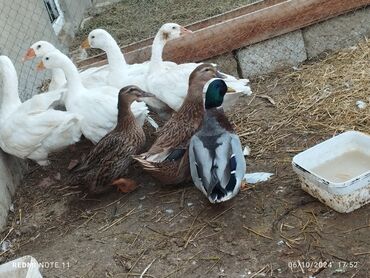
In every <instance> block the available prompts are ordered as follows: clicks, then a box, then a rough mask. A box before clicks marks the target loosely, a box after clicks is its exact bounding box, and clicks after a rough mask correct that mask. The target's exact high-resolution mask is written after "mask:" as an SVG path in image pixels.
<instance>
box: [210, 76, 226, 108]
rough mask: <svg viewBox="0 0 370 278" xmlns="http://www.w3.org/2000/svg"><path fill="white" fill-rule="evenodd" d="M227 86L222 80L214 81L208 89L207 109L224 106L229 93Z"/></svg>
mask: <svg viewBox="0 0 370 278" xmlns="http://www.w3.org/2000/svg"><path fill="white" fill-rule="evenodd" d="M227 90H228V88H227V85H226V83H225V81H223V80H222V79H215V80H213V81H212V82H211V83H210V84H209V85H208V88H207V92H206V97H205V104H204V106H205V108H206V109H211V108H216V107H219V106H221V105H222V103H223V101H224V96H225V94H226V93H227Z"/></svg>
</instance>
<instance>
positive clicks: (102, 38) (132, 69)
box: [81, 29, 172, 118]
mask: <svg viewBox="0 0 370 278" xmlns="http://www.w3.org/2000/svg"><path fill="white" fill-rule="evenodd" d="M81 47H82V48H98V49H101V50H103V51H105V52H106V54H107V60H108V67H107V70H108V74H107V75H106V83H107V84H108V85H110V86H114V87H116V88H118V89H121V88H123V87H125V86H129V85H135V86H138V87H139V88H141V89H142V90H147V86H146V76H147V75H148V69H149V63H148V62H146V63H143V64H127V62H126V59H125V57H124V55H123V54H122V51H121V49H120V47H119V46H118V44H117V42H116V41H115V39H114V38H113V37H112V36H111V34H109V33H108V32H107V31H105V30H103V29H95V30H92V31H91V32H90V33H89V35H88V37H87V38H86V40H85V41H84V42H83V43H82V44H81ZM144 101H145V103H146V104H148V106H149V107H150V108H151V109H152V110H154V111H155V112H156V113H158V114H160V116H162V117H163V118H166V117H167V114H166V113H169V112H172V109H171V108H169V107H168V106H167V105H166V104H165V103H164V102H162V101H161V100H159V99H157V98H155V97H153V98H145V99H144Z"/></svg>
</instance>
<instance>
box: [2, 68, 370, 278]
mask: <svg viewBox="0 0 370 278" xmlns="http://www.w3.org/2000/svg"><path fill="white" fill-rule="evenodd" d="M283 74H286V73H283ZM275 79H276V77H275V76H274V75H271V76H268V77H263V78H261V79H258V80H254V81H253V82H252V84H254V90H255V93H256V94H257V95H259V96H260V97H245V98H242V99H241V102H240V104H239V106H238V107H237V108H236V109H235V110H236V112H234V113H233V114H232V115H230V118H231V119H232V120H233V121H234V123H235V124H236V126H237V128H238V131H239V135H240V137H241V139H242V142H243V144H248V145H249V146H250V147H251V149H252V152H251V155H250V156H249V157H248V158H247V164H248V166H247V172H255V171H269V172H273V173H275V175H274V177H273V178H272V179H271V180H270V181H268V182H265V183H260V184H256V185H254V186H253V185H250V186H248V188H246V189H245V190H243V191H242V192H240V193H239V195H237V196H236V197H235V198H234V199H233V200H231V201H229V202H226V203H223V204H218V205H212V204H210V203H208V201H207V200H206V199H205V197H204V196H203V195H202V193H201V192H200V191H198V190H197V189H196V188H194V187H193V186H192V185H191V184H181V185H178V186H163V185H161V184H158V183H156V182H155V181H153V180H151V179H150V178H149V177H147V176H145V175H142V174H141V172H140V170H139V169H136V168H135V167H134V168H133V169H132V171H131V172H130V173H131V174H132V177H135V178H137V179H138V180H139V181H140V182H141V186H140V187H139V188H138V189H137V190H136V191H134V192H132V193H129V194H120V193H117V192H111V193H109V194H106V195H103V196H88V195H87V194H86V193H85V192H84V190H83V189H81V188H78V187H68V186H66V184H65V182H64V181H65V180H66V177H67V175H68V169H67V168H68V165H69V164H70V162H71V161H72V160H75V159H76V160H80V159H81V157H82V156H83V153H86V152H87V151H88V150H89V148H90V147H91V144H89V143H88V142H82V143H79V144H77V145H76V146H72V147H70V148H69V149H68V150H66V151H63V152H61V153H59V154H55V155H53V156H52V164H51V165H50V166H48V167H46V168H42V167H38V166H36V165H34V164H32V165H31V166H30V173H29V174H28V175H27V176H26V177H25V179H24V181H23V183H22V185H21V186H19V188H18V191H17V193H16V196H15V199H14V200H15V201H14V208H13V210H12V211H13V212H11V213H10V216H9V225H8V229H7V230H6V231H5V232H4V233H3V234H2V235H1V238H2V239H4V238H5V237H6V236H7V234H8V233H9V234H8V236H7V237H6V240H9V241H10V242H11V248H10V249H9V250H8V251H5V252H3V253H1V261H8V260H11V259H14V258H16V257H20V256H23V255H28V254H29V255H32V256H34V257H35V258H36V259H37V260H38V261H39V262H42V263H47V262H57V263H58V267H50V266H48V265H46V264H45V268H44V269H42V273H43V275H44V277H99V278H100V277H135V276H137V277H139V276H140V275H141V274H142V273H144V272H145V274H143V276H142V277H246V278H252V277H317V278H326V277H358V278H360V277H361V278H362V277H369V273H370V271H369V267H370V265H369V249H370V239H369V228H370V219H369V215H370V206H369V205H367V206H365V207H362V208H361V209H358V210H356V211H354V212H352V213H349V214H340V213H337V212H335V211H333V210H332V209H330V208H328V207H327V206H325V205H323V204H322V203H320V202H319V201H317V200H316V199H314V198H312V197H311V196H310V195H308V194H307V193H305V192H304V191H302V190H301V189H300V185H299V181H298V179H297V177H296V175H295V174H294V172H293V171H292V167H291V158H292V157H293V156H294V155H295V154H296V153H297V152H299V151H301V150H303V149H306V148H308V147H310V146H312V145H314V144H316V143H318V142H320V141H322V140H323V139H326V138H329V137H330V134H332V133H331V132H332V131H330V130H327V129H325V128H322V129H321V131H320V130H317V131H316V132H312V131H310V130H307V131H306V132H302V131H301V130H297V131H294V130H293V131H290V132H289V133H288V134H287V133H286V132H287V131H286V129H284V127H281V128H280V129H279V128H278V129H277V130H275V133H274V134H275V135H274V138H271V134H270V130H272V129H274V127H276V126H277V125H279V124H281V110H280V109H279V105H280V104H281V103H283V102H284V101H286V99H285V98H286V97H285V92H286V90H287V89H288V88H287V87H286V86H287V85H286V84H285V85H279V84H276V80H275ZM264 95H265V96H264ZM266 95H268V96H270V97H271V98H272V99H273V100H274V102H275V105H273V104H272V103H271V102H270V100H271V99H270V100H269V99H268V98H266ZM261 96H262V97H261ZM292 105H294V103H292ZM152 131H153V130H150V129H148V132H149V133H152ZM257 138H258V139H257ZM264 142H265V143H264ZM271 142H274V144H271ZM271 146H273V147H271ZM298 261H299V262H302V263H303V262H304V264H303V265H302V264H301V266H299V264H298ZM145 270H147V271H145Z"/></svg>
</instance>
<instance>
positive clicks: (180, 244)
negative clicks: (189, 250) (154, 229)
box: [174, 238, 185, 247]
mask: <svg viewBox="0 0 370 278" xmlns="http://www.w3.org/2000/svg"><path fill="white" fill-rule="evenodd" d="M174 242H175V243H176V245H177V246H178V247H184V245H185V240H184V239H182V238H175V240H174Z"/></svg>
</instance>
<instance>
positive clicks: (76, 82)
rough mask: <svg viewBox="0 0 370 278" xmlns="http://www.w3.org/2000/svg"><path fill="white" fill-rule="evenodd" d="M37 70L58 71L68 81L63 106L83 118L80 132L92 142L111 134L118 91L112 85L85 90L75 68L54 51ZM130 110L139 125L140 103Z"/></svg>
mask: <svg viewBox="0 0 370 278" xmlns="http://www.w3.org/2000/svg"><path fill="white" fill-rule="evenodd" d="M37 68H38V69H39V70H42V69H45V68H48V69H53V68H61V69H62V70H63V72H64V74H65V76H66V79H67V91H66V94H65V107H66V109H67V111H71V112H75V113H78V114H80V115H82V116H83V119H82V120H81V129H82V133H83V134H84V135H85V137H86V138H88V139H89V140H91V141H92V142H93V143H97V142H99V140H100V139H101V138H102V137H103V136H105V135H106V134H107V133H108V132H109V131H111V130H112V129H113V128H114V127H115V125H116V122H117V112H118V111H117V102H118V89H116V88H115V87H111V86H97V87H95V88H90V89H87V88H86V87H85V86H84V85H83V84H82V81H81V76H80V75H79V74H78V70H77V68H76V66H75V65H74V64H73V63H72V61H71V60H70V59H69V58H68V57H67V56H66V55H64V54H63V53H61V52H59V51H54V52H50V53H48V54H46V55H45V56H44V57H43V58H42V61H41V62H40V63H39V64H38V66H37ZM131 110H132V112H133V114H134V116H135V118H137V119H138V120H139V122H140V125H141V126H142V125H143V124H144V120H145V118H146V117H147V115H148V112H149V111H148V108H147V106H146V105H145V103H143V102H136V101H135V102H133V103H132V105H131Z"/></svg>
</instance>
